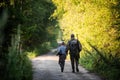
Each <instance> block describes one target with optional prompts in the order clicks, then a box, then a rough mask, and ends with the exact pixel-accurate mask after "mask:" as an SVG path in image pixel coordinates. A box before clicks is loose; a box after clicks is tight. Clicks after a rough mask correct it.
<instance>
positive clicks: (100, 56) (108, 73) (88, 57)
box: [80, 44, 120, 80]
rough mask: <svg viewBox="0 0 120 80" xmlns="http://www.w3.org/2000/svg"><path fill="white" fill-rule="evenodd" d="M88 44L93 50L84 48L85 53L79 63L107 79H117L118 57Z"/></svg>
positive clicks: (119, 61) (119, 59) (118, 73)
mask: <svg viewBox="0 0 120 80" xmlns="http://www.w3.org/2000/svg"><path fill="white" fill-rule="evenodd" d="M90 46H91V47H92V49H93V51H92V52H91V51H88V50H85V51H86V53H85V55H84V56H83V57H82V58H81V60H80V63H81V64H82V65H83V66H84V67H86V68H87V69H88V70H92V71H96V72H97V73H99V74H100V75H102V76H104V78H106V79H108V80H119V79H120V78H119V75H120V72H119V70H120V68H119V66H120V57H119V56H113V55H112V54H111V53H109V54H108V53H107V54H106V53H104V52H103V50H98V49H97V48H96V47H95V46H93V45H91V44H90ZM90 52H91V53H90ZM88 53H89V54H88Z"/></svg>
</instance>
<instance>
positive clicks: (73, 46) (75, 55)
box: [67, 34, 82, 73]
mask: <svg viewBox="0 0 120 80" xmlns="http://www.w3.org/2000/svg"><path fill="white" fill-rule="evenodd" d="M67 49H68V50H69V54H70V60H71V66H72V72H73V73H74V72H75V64H76V71H77V72H79V69H78V64H79V58H80V54H79V53H80V51H81V50H82V45H81V43H80V41H78V40H77V39H75V36H74V34H71V39H70V40H69V41H68V43H67Z"/></svg>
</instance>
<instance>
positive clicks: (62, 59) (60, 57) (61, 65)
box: [59, 55, 66, 72]
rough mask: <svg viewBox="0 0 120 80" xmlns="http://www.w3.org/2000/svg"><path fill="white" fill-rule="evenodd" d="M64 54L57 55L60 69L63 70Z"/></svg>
mask: <svg viewBox="0 0 120 80" xmlns="http://www.w3.org/2000/svg"><path fill="white" fill-rule="evenodd" d="M65 59H66V55H59V65H60V67H61V71H62V72H63V70H64V65H65Z"/></svg>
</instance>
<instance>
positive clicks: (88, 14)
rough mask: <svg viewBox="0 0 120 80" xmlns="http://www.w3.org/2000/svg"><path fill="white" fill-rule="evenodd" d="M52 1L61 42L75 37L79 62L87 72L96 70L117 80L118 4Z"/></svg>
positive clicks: (111, 1) (115, 1)
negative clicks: (61, 37)
mask: <svg viewBox="0 0 120 80" xmlns="http://www.w3.org/2000/svg"><path fill="white" fill-rule="evenodd" d="M52 1H53V3H54V4H55V5H56V7H57V9H56V10H55V12H54V14H53V17H54V18H57V19H58V21H59V26H60V29H62V31H63V38H64V40H65V41H68V39H69V38H70V34H71V33H74V34H75V35H76V36H77V35H78V36H77V38H78V39H79V40H80V41H81V43H82V45H83V50H82V52H81V60H80V61H81V62H82V64H83V65H84V66H85V67H87V68H89V69H90V70H92V69H93V70H95V71H97V70H98V71H97V72H100V73H102V74H103V75H105V77H107V78H108V79H110V80H111V79H112V80H118V79H119V78H118V75H120V74H119V72H118V71H119V68H118V67H117V66H120V64H119V63H120V60H119V58H120V55H119V54H120V49H119V47H120V1H119V0H52ZM61 10H62V11H64V12H62V11H61ZM59 15H60V16H59ZM88 42H89V43H92V45H94V46H97V48H96V47H94V46H92V45H90V44H89V43H88ZM108 69H110V70H108ZM107 70H108V71H107ZM117 70H118V71H117ZM108 74H110V75H108Z"/></svg>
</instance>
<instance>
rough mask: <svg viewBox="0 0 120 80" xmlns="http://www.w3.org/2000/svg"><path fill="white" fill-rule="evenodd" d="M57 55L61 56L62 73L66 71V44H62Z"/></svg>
mask: <svg viewBox="0 0 120 80" xmlns="http://www.w3.org/2000/svg"><path fill="white" fill-rule="evenodd" d="M57 55H59V62H58V63H59V65H60V68H61V72H63V71H64V65H65V59H66V46H65V43H64V42H62V44H61V45H60V46H59V47H58V52H57Z"/></svg>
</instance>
